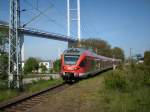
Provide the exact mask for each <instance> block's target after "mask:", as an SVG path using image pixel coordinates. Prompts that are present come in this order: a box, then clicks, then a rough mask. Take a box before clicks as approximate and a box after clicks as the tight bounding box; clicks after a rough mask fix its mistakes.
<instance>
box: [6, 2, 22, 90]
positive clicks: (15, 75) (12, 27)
mask: <svg viewBox="0 0 150 112" xmlns="http://www.w3.org/2000/svg"><path fill="white" fill-rule="evenodd" d="M19 28H20V3H19V0H10V22H9V71H8V72H9V77H8V79H9V82H8V84H9V85H8V86H9V87H12V88H22V75H21V74H22V73H21V71H22V70H21V47H22V43H23V38H21V34H20V32H19Z"/></svg>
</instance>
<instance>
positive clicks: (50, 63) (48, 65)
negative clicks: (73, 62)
mask: <svg viewBox="0 0 150 112" xmlns="http://www.w3.org/2000/svg"><path fill="white" fill-rule="evenodd" d="M41 64H43V65H44V66H45V67H46V68H47V70H50V69H52V68H53V60H40V61H39V66H41ZM24 65H25V61H22V68H24ZM39 72H41V70H40V69H39Z"/></svg>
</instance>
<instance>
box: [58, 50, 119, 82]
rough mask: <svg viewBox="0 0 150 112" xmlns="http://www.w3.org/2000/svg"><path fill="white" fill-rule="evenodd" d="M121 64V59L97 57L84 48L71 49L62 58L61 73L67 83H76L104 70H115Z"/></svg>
mask: <svg viewBox="0 0 150 112" xmlns="http://www.w3.org/2000/svg"><path fill="white" fill-rule="evenodd" d="M119 63H121V60H120V59H113V58H108V57H104V56H101V55H97V54H96V53H94V52H92V51H90V50H87V49H83V48H70V49H67V50H65V51H64V53H63V54H62V56H61V72H60V75H61V76H62V78H63V80H64V81H66V82H72V81H76V80H78V79H79V78H84V77H87V76H89V75H93V74H96V73H98V72H100V71H102V70H106V69H110V68H113V66H117V65H118V64H119Z"/></svg>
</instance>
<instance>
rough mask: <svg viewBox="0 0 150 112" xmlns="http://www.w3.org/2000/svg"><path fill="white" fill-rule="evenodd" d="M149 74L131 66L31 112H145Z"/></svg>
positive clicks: (149, 92)
mask: <svg viewBox="0 0 150 112" xmlns="http://www.w3.org/2000/svg"><path fill="white" fill-rule="evenodd" d="M149 95H150V71H149V69H148V68H147V67H143V66H132V67H125V68H124V69H119V70H114V71H108V72H105V73H101V74H100V75H98V76H96V77H93V78H89V79H86V80H83V81H80V82H78V83H76V84H74V85H73V86H71V87H69V88H67V89H65V90H64V91H62V92H61V93H58V94H54V95H52V96H49V98H48V101H47V102H45V103H43V104H39V105H37V106H35V107H33V108H32V109H31V110H30V111H31V112H148V111H149V110H150V97H149Z"/></svg>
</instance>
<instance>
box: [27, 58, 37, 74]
mask: <svg viewBox="0 0 150 112" xmlns="http://www.w3.org/2000/svg"><path fill="white" fill-rule="evenodd" d="M38 69H39V62H38V60H37V59H36V58H33V57H30V58H29V59H28V60H27V61H26V62H25V65H24V73H25V74H27V73H32V72H35V71H38Z"/></svg>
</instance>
